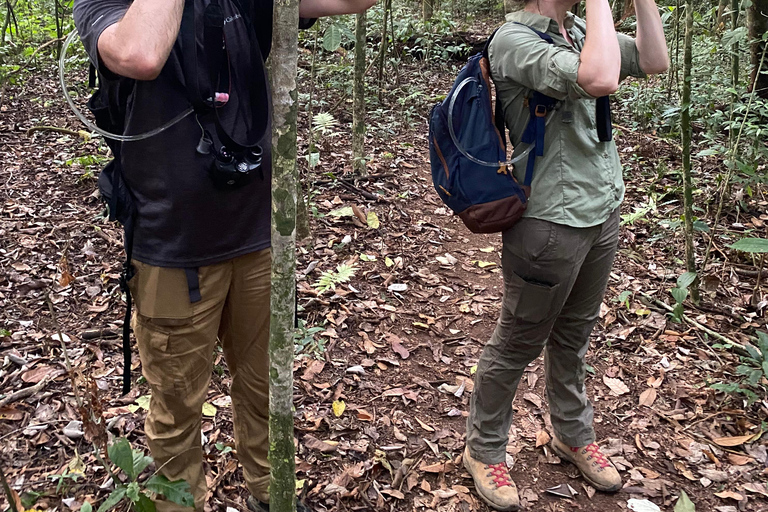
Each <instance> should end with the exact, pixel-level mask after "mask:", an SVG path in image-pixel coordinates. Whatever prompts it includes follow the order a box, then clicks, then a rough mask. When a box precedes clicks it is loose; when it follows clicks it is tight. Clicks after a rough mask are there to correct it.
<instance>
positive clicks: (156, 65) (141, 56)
mask: <svg viewBox="0 0 768 512" xmlns="http://www.w3.org/2000/svg"><path fill="white" fill-rule="evenodd" d="M183 8H184V0H163V1H158V0H134V2H133V3H132V4H131V6H130V7H129V8H128V10H127V11H126V13H125V16H123V18H122V19H121V20H120V21H118V22H117V23H115V24H114V25H111V26H109V27H107V28H106V29H105V30H104V32H102V33H101V36H100V37H99V42H98V47H99V56H100V57H101V60H102V62H103V63H104V64H105V65H106V66H107V67H108V68H109V70H110V71H112V72H113V73H116V74H118V75H121V76H125V77H128V78H135V79H137V80H153V79H155V78H156V77H157V75H159V74H160V71H161V70H162V69H163V66H164V65H165V61H166V60H167V59H168V55H169V54H170V53H171V49H172V48H173V44H174V42H175V41H176V37H177V35H178V33H179V26H180V25H181V14H182V11H183Z"/></svg>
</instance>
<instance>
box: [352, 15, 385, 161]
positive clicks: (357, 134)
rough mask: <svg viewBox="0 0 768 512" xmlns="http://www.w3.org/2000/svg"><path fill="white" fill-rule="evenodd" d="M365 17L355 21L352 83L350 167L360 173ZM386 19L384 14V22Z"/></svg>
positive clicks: (363, 155) (362, 131)
mask: <svg viewBox="0 0 768 512" xmlns="http://www.w3.org/2000/svg"><path fill="white" fill-rule="evenodd" d="M385 9H386V6H385ZM366 18H367V16H366V13H365V12H362V13H360V14H358V15H357V20H356V23H355V77H354V83H353V84H352V98H353V102H352V169H354V171H355V172H357V173H358V174H360V175H365V47H366V42H367V40H366V30H365V22H366ZM386 20H387V18H386V15H385V16H384V22H385V23H386ZM382 44H384V43H382Z"/></svg>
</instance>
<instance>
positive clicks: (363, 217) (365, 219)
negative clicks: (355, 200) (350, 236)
mask: <svg viewBox="0 0 768 512" xmlns="http://www.w3.org/2000/svg"><path fill="white" fill-rule="evenodd" d="M352 213H354V214H355V217H357V219H358V220H359V221H360V222H362V223H363V224H364V225H366V226H367V225H368V217H366V215H365V212H364V211H363V210H362V209H360V207H359V206H357V205H356V204H353V205H352Z"/></svg>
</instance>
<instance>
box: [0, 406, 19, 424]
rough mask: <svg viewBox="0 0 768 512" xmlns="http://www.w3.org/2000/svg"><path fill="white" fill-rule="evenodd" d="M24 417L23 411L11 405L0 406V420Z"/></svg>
mask: <svg viewBox="0 0 768 512" xmlns="http://www.w3.org/2000/svg"><path fill="white" fill-rule="evenodd" d="M22 418H24V413H23V412H21V411H20V410H18V409H14V408H13V407H8V406H6V407H0V420H9V421H17V420H20V419H22Z"/></svg>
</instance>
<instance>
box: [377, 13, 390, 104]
mask: <svg viewBox="0 0 768 512" xmlns="http://www.w3.org/2000/svg"><path fill="white" fill-rule="evenodd" d="M391 5H392V0H384V22H383V23H382V24H381V44H380V45H379V75H378V79H379V103H381V102H382V99H383V94H384V66H385V64H386V62H387V46H388V45H389V35H388V34H387V18H388V17H389V10H390V8H391Z"/></svg>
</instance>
